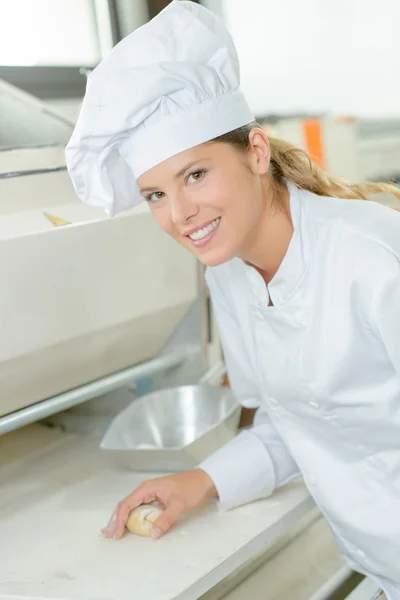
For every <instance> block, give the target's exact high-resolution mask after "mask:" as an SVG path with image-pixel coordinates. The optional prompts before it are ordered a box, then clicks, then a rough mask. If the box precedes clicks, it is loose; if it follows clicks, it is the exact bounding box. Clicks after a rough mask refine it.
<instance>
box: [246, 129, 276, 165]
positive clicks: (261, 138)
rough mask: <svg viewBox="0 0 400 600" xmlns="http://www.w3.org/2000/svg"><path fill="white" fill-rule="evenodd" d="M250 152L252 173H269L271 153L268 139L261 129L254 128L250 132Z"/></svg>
mask: <svg viewBox="0 0 400 600" xmlns="http://www.w3.org/2000/svg"><path fill="white" fill-rule="evenodd" d="M248 152H249V166H250V169H251V170H252V172H253V173H254V174H257V175H265V174H266V173H268V169H269V163H270V159H271V151H270V146H269V141H268V137H267V136H266V134H265V132H264V131H262V130H261V129H258V128H253V129H252V130H251V131H250V133H249V148H248Z"/></svg>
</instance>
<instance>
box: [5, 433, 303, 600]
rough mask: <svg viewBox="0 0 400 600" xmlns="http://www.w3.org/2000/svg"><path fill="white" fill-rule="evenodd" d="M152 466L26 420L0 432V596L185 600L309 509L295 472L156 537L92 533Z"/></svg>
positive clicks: (210, 506) (186, 518) (211, 507)
mask: <svg viewBox="0 0 400 600" xmlns="http://www.w3.org/2000/svg"><path fill="white" fill-rule="evenodd" d="M155 476H156V474H154V473H152V474H146V473H138V472H133V471H127V470H126V469H123V468H122V467H119V466H117V465H116V464H114V463H113V462H112V461H111V459H110V458H109V457H108V455H107V454H106V453H104V452H102V451H101V450H99V448H98V440H97V439H96V438H94V437H93V438H89V439H88V438H87V437H86V438H84V437H83V436H82V437H79V436H76V435H71V434H66V433H63V432H61V431H59V430H56V429H48V428H46V427H44V426H43V425H40V424H35V425H31V426H29V427H26V428H24V429H21V430H18V431H14V432H12V433H9V434H7V435H5V436H3V437H0V486H1V499H0V538H1V548H0V598H1V599H3V600H5V599H7V600H11V599H13V600H17V599H18V600H22V599H25V598H26V599H28V598H31V599H35V600H37V599H39V598H40V599H52V600H54V599H63V600H114V599H115V600H128V599H129V600H131V599H134V600H191V599H195V598H198V597H199V596H201V594H203V593H205V592H206V591H207V590H209V589H211V588H212V587H213V586H214V585H216V584H217V583H218V582H219V581H221V580H222V579H224V578H225V577H226V576H227V575H229V574H230V573H232V572H233V571H234V570H235V569H237V568H238V567H240V566H241V565H243V564H244V563H245V562H246V561H247V560H248V559H250V558H251V557H252V556H254V555H255V554H256V553H258V552H259V551H261V550H262V549H263V548H266V547H267V546H269V545H270V544H271V543H272V542H273V541H274V540H275V539H276V538H277V537H279V536H280V535H281V534H283V533H284V532H285V531H287V529H288V528H289V527H290V526H291V525H292V524H293V523H294V522H295V521H296V520H297V519H299V518H300V517H301V516H303V515H305V514H306V513H308V512H310V511H311V510H312V509H313V508H314V503H313V501H312V499H311V498H310V496H309V494H308V492H307V490H306V488H305V487H304V485H303V483H302V482H301V481H300V480H297V481H295V482H292V483H291V484H289V485H287V486H285V487H284V488H282V489H280V490H278V491H277V492H276V493H275V494H274V495H273V497H271V498H269V499H266V500H262V501H259V502H255V503H252V504H248V505H246V506H242V507H239V508H237V509H234V510H231V511H228V512H225V513H223V512H219V511H218V509H217V507H216V505H215V503H214V502H210V503H208V504H207V505H206V506H204V507H203V508H201V509H199V510H196V511H192V512H191V513H188V514H187V515H185V516H184V517H183V518H181V519H180V520H179V522H178V523H177V524H176V525H175V526H174V528H173V529H172V530H171V531H170V532H169V533H168V534H167V535H166V536H165V537H163V538H161V539H160V540H157V541H154V540H152V539H151V538H141V537H137V536H134V535H132V534H128V533H127V534H126V535H125V536H124V537H123V539H122V540H120V541H115V540H105V539H103V538H102V536H101V535H100V534H99V530H100V528H101V527H102V526H104V525H105V524H106V522H107V520H108V518H109V516H110V513H111V512H112V510H113V508H114V506H115V504H116V503H117V502H118V501H119V500H120V499H122V498H123V497H124V496H125V495H127V494H128V493H129V492H131V491H132V490H133V489H134V488H135V487H136V486H137V485H139V484H140V483H141V481H143V480H145V479H148V478H152V477H155Z"/></svg>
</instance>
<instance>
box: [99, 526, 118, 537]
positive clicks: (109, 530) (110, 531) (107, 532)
mask: <svg viewBox="0 0 400 600" xmlns="http://www.w3.org/2000/svg"><path fill="white" fill-rule="evenodd" d="M115 531H116V524H115V523H110V524H109V525H107V527H104V529H102V530H101V533H102V534H103V535H104V536H106V537H113V536H114V534H115Z"/></svg>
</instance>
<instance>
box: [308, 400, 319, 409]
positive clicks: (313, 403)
mask: <svg viewBox="0 0 400 600" xmlns="http://www.w3.org/2000/svg"><path fill="white" fill-rule="evenodd" d="M308 404H309V405H310V406H312V407H313V408H316V409H318V408H321V407H320V405H319V404H318V402H314V400H310V402H309V403H308Z"/></svg>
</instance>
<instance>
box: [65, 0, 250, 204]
mask: <svg viewBox="0 0 400 600" xmlns="http://www.w3.org/2000/svg"><path fill="white" fill-rule="evenodd" d="M239 83H240V73H239V61H238V57H237V53H236V49H235V45H234V43H233V40H232V38H231V36H230V34H229V32H228V30H227V29H226V27H225V26H224V24H223V22H222V20H221V19H220V18H219V17H218V16H217V15H215V14H213V13H212V12H211V11H209V10H207V9H206V8H204V7H203V6H201V5H199V4H196V3H194V2H190V1H189V2H185V1H183V0H173V2H171V4H169V5H168V6H167V7H166V8H165V9H164V10H163V11H162V12H161V13H160V14H159V15H157V16H156V17H155V18H154V19H152V20H151V21H150V22H149V23H147V24H146V25H143V26H142V27H140V28H139V29H137V30H135V31H134V32H133V33H131V34H130V35H128V36H127V37H126V38H125V39H123V40H122V41H121V42H120V43H119V44H117V46H115V48H114V49H113V50H112V52H111V53H110V54H109V55H108V56H107V57H106V58H105V59H104V60H103V61H102V62H101V63H100V64H99V65H98V66H97V67H96V68H95V69H94V71H92V73H91V74H90V75H89V77H88V82H87V87H86V94H85V97H84V100H83V103H82V108H81V111H80V114H79V118H78V121H77V124H76V127H75V130H74V132H73V134H72V137H71V139H70V141H69V143H68V145H67V147H66V162H67V167H68V171H69V174H70V177H71V179H72V182H73V185H74V187H75V190H76V193H77V194H78V196H79V197H80V198H81V200H83V201H84V202H86V203H88V204H91V205H93V206H100V207H103V208H105V209H106V210H107V212H108V214H110V215H115V214H117V213H119V212H121V211H123V210H128V209H130V208H132V207H134V206H136V205H137V204H139V203H140V201H141V200H142V197H141V195H140V192H139V189H138V186H137V184H136V180H137V178H138V177H139V176H140V175H141V174H142V173H144V172H145V171H147V170H149V169H151V168H152V167H154V166H155V165H157V164H159V163H161V162H162V161H164V160H166V159H167V158H170V157H171V156H174V155H175V154H178V153H179V152H183V151H184V150H187V149H188V148H192V147H193V146H197V145H198V144H202V143H204V142H207V141H209V140H211V139H213V138H215V137H217V136H220V135H223V134H224V133H227V132H228V131H232V130H233V129H236V128H238V127H241V126H243V125H245V124H247V123H250V122H252V121H253V120H254V116H253V114H252V112H251V110H250V108H249V106H248V104H247V102H246V100H245V98H244V96H243V94H242V92H241V91H240V89H239Z"/></svg>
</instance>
